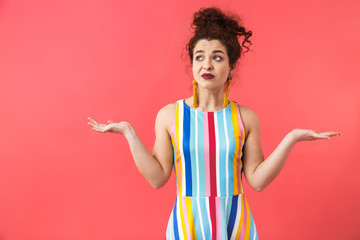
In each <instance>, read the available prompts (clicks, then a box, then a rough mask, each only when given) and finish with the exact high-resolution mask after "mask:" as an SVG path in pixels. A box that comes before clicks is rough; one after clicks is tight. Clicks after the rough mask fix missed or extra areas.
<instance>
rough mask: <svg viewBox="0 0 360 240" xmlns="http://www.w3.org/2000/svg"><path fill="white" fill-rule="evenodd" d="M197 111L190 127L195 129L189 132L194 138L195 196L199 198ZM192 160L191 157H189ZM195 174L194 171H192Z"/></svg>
mask: <svg viewBox="0 0 360 240" xmlns="http://www.w3.org/2000/svg"><path fill="white" fill-rule="evenodd" d="M197 113H198V112H197V111H195V113H194V114H195V117H194V118H193V119H192V121H191V122H192V123H193V124H191V126H195V129H194V130H193V131H191V132H192V133H193V134H195V136H194V142H195V156H194V157H195V161H196V174H195V175H196V195H197V196H200V170H199V148H198V147H197V146H198V142H199V141H198V121H197ZM191 157H192V159H193V156H191ZM193 172H194V173H195V171H193Z"/></svg>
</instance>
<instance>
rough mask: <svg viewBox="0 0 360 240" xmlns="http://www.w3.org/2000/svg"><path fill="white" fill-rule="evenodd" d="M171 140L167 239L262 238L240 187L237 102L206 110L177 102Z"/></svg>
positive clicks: (241, 140)
mask: <svg viewBox="0 0 360 240" xmlns="http://www.w3.org/2000/svg"><path fill="white" fill-rule="evenodd" d="M171 141H172V145H173V150H174V170H175V178H176V191H177V195H176V200H175V205H174V208H173V210H172V212H171V215H170V218H169V222H168V225H167V230H166V239H168V240H170V239H171V240H172V239H204V240H210V239H212V240H215V239H216V240H225V239H258V236H257V231H256V227H255V223H254V220H253V217H252V214H251V211H250V209H249V205H248V203H247V201H246V198H245V195H244V191H243V187H242V183H241V178H242V170H243V169H242V166H243V165H242V155H243V154H242V148H243V146H244V141H245V130H244V126H243V123H242V120H241V117H240V110H239V106H238V104H237V103H236V102H233V101H230V103H229V105H228V106H227V107H226V108H224V109H222V110H220V111H216V112H203V111H199V110H195V109H192V108H190V107H189V106H187V105H186V103H185V100H180V101H178V102H177V103H176V115H175V121H174V124H173V126H172V130H171Z"/></svg>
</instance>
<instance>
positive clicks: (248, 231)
mask: <svg viewBox="0 0 360 240" xmlns="http://www.w3.org/2000/svg"><path fill="white" fill-rule="evenodd" d="M245 203H246V217H247V219H246V230H245V236H244V239H249V235H250V209H249V205H248V202H247V200H246V198H245Z"/></svg>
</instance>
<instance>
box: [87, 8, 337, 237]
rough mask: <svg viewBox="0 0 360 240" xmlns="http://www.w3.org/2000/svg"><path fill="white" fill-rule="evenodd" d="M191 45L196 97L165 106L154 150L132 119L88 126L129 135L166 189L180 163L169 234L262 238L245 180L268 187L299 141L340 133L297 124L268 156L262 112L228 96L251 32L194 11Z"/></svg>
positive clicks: (152, 177) (141, 163) (152, 179)
mask: <svg viewBox="0 0 360 240" xmlns="http://www.w3.org/2000/svg"><path fill="white" fill-rule="evenodd" d="M192 26H193V27H194V29H195V32H194V36H193V37H192V38H191V39H190V41H189V43H188V44H187V50H188V51H189V57H190V61H191V65H192V70H193V76H194V79H195V80H194V81H193V84H194V93H193V96H192V97H190V98H187V99H184V100H179V101H177V102H176V103H171V104H169V105H167V106H165V107H164V108H162V109H161V110H160V111H159V113H158V115H157V118H156V123H155V133H156V141H155V144H154V148H153V152H152V153H150V152H149V151H148V150H147V148H146V147H145V146H144V144H143V142H142V141H141V140H140V138H139V137H138V135H137V134H136V132H135V130H134V129H133V127H132V126H131V125H130V124H129V123H127V122H118V123H117V122H114V121H109V122H108V124H100V123H98V122H96V121H95V120H94V119H92V118H89V120H90V121H89V124H90V125H92V126H93V129H94V130H96V131H100V132H112V133H120V134H123V135H124V136H125V138H126V139H127V141H128V143H129V146H130V150H131V153H132V156H133V158H134V161H135V164H136V166H137V167H138V169H139V171H140V172H141V174H142V175H143V176H144V177H145V178H146V180H147V181H148V182H149V183H150V184H151V185H152V186H153V187H154V188H160V187H162V186H163V185H164V184H165V183H166V182H167V181H168V179H169V177H170V175H171V171H172V168H173V167H174V170H175V174H176V183H177V198H176V201H175V205H174V208H173V211H172V213H171V215H170V219H169V222H168V227H167V231H166V238H167V239H258V236H257V231H256V227H255V223H254V220H253V217H252V214H251V211H250V209H249V206H248V203H247V201H246V198H245V195H244V192H243V187H242V184H241V178H242V171H243V172H244V175H245V177H246V180H247V182H248V183H249V185H250V186H251V187H252V188H254V189H255V190H257V191H261V190H263V189H264V188H265V187H266V186H267V185H269V184H270V182H271V181H272V180H274V178H275V177H276V176H277V175H278V174H279V172H280V170H281V169H282V167H283V166H284V164H285V161H286V159H287V157H288V155H289V153H290V151H291V149H292V148H293V146H294V145H295V144H296V143H297V142H299V141H305V140H315V139H324V138H330V137H332V136H336V135H339V134H340V133H338V132H324V133H317V132H315V131H312V130H303V129H294V130H292V131H291V132H290V133H288V134H287V135H286V136H285V137H284V139H283V140H282V141H281V143H280V144H279V145H278V147H277V148H276V149H275V150H274V151H273V153H272V154H271V155H270V156H269V157H268V158H267V159H266V160H264V156H263V151H262V147H261V143H260V124H259V120H258V117H257V115H256V113H255V112H254V111H253V110H251V109H250V108H247V107H245V106H242V105H239V104H237V103H236V102H233V101H229V100H228V94H229V86H230V83H231V79H232V75H233V73H234V70H235V66H236V63H237V60H238V59H239V58H240V56H241V53H242V51H243V48H246V49H247V50H248V46H247V45H250V44H251V42H250V41H249V38H250V37H251V35H252V33H251V31H246V30H245V28H244V27H243V26H241V25H240V24H239V20H238V17H237V16H229V15H226V14H224V13H223V12H221V10H219V9H216V8H206V9H201V10H200V11H198V12H196V13H195V14H194V19H193V23H192ZM238 37H242V38H243V40H242V44H241V45H240V44H239V40H238Z"/></svg>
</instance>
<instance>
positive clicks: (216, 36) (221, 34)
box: [186, 7, 252, 68]
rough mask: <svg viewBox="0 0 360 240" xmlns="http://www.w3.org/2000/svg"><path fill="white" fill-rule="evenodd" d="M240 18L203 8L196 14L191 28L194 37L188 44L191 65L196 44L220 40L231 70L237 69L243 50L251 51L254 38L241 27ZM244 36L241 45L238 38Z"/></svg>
mask: <svg viewBox="0 0 360 240" xmlns="http://www.w3.org/2000/svg"><path fill="white" fill-rule="evenodd" d="M240 22H241V20H240V18H239V16H237V15H235V14H225V13H223V12H222V11H221V10H220V9H219V8H215V7H212V8H201V9H200V10H199V11H197V12H195V13H194V16H193V22H192V24H191V27H192V28H193V29H194V36H193V37H192V38H191V39H190V41H189V42H188V43H187V44H186V50H188V53H189V57H190V61H191V64H192V63H193V51H194V47H195V45H196V43H197V42H198V41H199V40H201V39H206V40H219V41H220V42H221V43H222V44H224V45H225V47H226V50H227V54H228V57H229V64H230V67H231V68H235V66H236V62H237V60H238V59H239V58H240V56H241V53H242V52H243V48H245V49H246V51H244V53H245V52H248V51H249V46H250V45H251V42H250V41H249V38H250V37H251V36H252V32H251V31H246V30H245V28H244V27H243V26H242V25H240ZM241 36H244V39H243V41H242V43H241V45H240V43H239V40H238V37H241Z"/></svg>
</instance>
